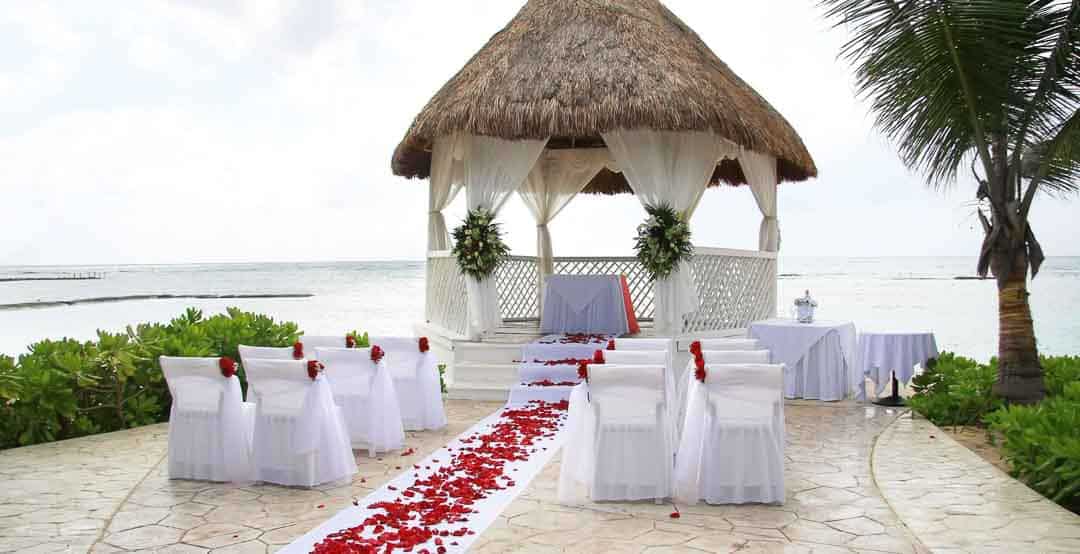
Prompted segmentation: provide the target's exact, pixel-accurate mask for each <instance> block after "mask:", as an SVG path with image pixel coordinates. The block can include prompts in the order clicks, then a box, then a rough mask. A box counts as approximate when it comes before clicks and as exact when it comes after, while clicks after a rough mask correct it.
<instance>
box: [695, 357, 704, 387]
mask: <svg viewBox="0 0 1080 554" xmlns="http://www.w3.org/2000/svg"><path fill="white" fill-rule="evenodd" d="M705 375H706V373H705V358H704V357H703V356H701V355H700V354H699V355H697V356H695V357H694V377H695V378H696V379H697V380H698V381H701V382H702V383H704V382H705Z"/></svg>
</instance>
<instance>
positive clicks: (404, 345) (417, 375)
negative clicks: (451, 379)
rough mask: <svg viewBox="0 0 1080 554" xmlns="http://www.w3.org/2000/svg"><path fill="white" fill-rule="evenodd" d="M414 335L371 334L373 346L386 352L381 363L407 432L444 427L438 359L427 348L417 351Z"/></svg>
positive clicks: (416, 341)
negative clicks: (392, 388) (384, 366)
mask: <svg viewBox="0 0 1080 554" xmlns="http://www.w3.org/2000/svg"><path fill="white" fill-rule="evenodd" d="M419 340H420V339H419V338H417V337H371V338H370V339H369V341H370V343H371V344H372V345H378V346H379V347H380V348H382V349H383V351H385V352H386V358H384V359H383V363H384V364H386V366H387V367H388V368H390V375H391V376H393V378H394V390H395V391H396V392H397V397H398V404H399V405H400V406H401V420H402V423H403V424H404V425H405V429H408V430H410V431H422V430H435V429H442V428H443V427H446V411H445V409H444V408H443V398H442V386H441V385H440V384H439V361H438V360H436V359H435V355H434V354H433V353H432V352H431V351H430V350H428V351H427V352H420V342H419Z"/></svg>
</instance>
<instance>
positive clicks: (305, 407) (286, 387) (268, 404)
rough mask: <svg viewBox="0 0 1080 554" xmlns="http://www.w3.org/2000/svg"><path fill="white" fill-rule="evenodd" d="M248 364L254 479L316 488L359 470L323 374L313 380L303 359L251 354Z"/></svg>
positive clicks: (340, 415) (246, 367)
mask: <svg viewBox="0 0 1080 554" xmlns="http://www.w3.org/2000/svg"><path fill="white" fill-rule="evenodd" d="M290 355H291V353H290ZM244 364H245V367H244V369H245V371H246V372H247V378H248V382H249V383H251V385H252V386H251V387H250V389H249V393H254V396H255V403H256V410H255V434H254V440H253V449H254V457H255V475H256V479H258V480H259V481H266V482H268V483H277V484H279V485H286V486H301V487H312V486H315V485H318V484H320V483H326V482H330V481H340V480H343V479H346V478H349V477H351V476H352V475H354V474H355V473H356V459H355V458H353V453H352V449H351V448H349V434H348V431H347V429H346V427H345V420H344V418H343V417H342V414H341V410H340V409H339V408H338V407H337V406H336V405H334V397H333V394H332V393H331V391H330V384H329V383H328V382H327V380H326V377H325V376H323V375H320V376H318V377H317V378H316V379H315V380H314V381H312V380H311V378H310V377H309V376H308V372H307V362H306V361H304V360H268V359H262V358H248V359H245V360H244Z"/></svg>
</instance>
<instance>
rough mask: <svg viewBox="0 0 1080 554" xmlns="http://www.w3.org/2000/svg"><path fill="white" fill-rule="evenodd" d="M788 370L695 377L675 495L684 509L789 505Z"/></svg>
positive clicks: (722, 369)
mask: <svg viewBox="0 0 1080 554" xmlns="http://www.w3.org/2000/svg"><path fill="white" fill-rule="evenodd" d="M783 375H784V366H782V365H768V364H732V365H728V364H716V365H712V364H710V365H708V366H706V377H705V383H701V382H700V381H698V380H697V379H695V378H694V377H693V375H692V374H691V376H690V383H689V384H688V388H689V394H688V406H687V409H686V420H685V422H684V424H683V432H682V438H681V440H680V441H679V452H678V455H677V456H676V464H675V497H676V498H677V499H678V500H679V501H680V502H684V503H686V504H691V505H693V504H696V503H697V502H698V500H701V499H704V500H705V502H707V503H710V504H733V503H734V504H741V503H746V502H761V503H783V501H784V399H783V382H784V378H783Z"/></svg>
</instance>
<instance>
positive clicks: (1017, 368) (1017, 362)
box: [992, 247, 1045, 404]
mask: <svg viewBox="0 0 1080 554" xmlns="http://www.w3.org/2000/svg"><path fill="white" fill-rule="evenodd" d="M1008 250H1009V249H1006V248H1002V249H1001V250H1000V251H998V252H994V254H993V262H992V265H993V268H994V275H996V276H997V285H998V324H999V327H998V381H997V383H996V384H995V385H994V392H996V393H997V394H999V395H1001V396H1002V397H1004V398H1005V399H1006V400H1007V401H1008V402H1010V403H1016V404H1033V403H1035V402H1038V401H1040V400H1042V398H1043V394H1044V393H1045V389H1044V387H1043V378H1042V366H1041V365H1040V363H1039V352H1038V349H1037V348H1036V345H1035V327H1034V322H1033V321H1032V319H1031V306H1030V305H1029V304H1028V291H1027V271H1028V260H1027V254H1026V252H1025V251H1024V248H1023V247H1020V248H1016V249H1013V251H1012V252H1009V251H1008Z"/></svg>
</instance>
